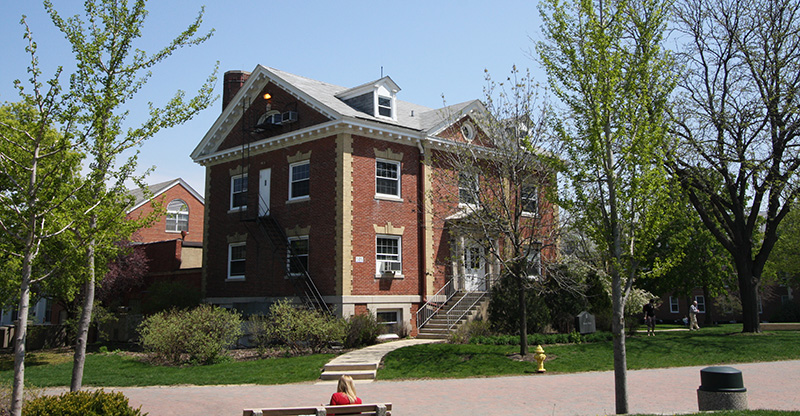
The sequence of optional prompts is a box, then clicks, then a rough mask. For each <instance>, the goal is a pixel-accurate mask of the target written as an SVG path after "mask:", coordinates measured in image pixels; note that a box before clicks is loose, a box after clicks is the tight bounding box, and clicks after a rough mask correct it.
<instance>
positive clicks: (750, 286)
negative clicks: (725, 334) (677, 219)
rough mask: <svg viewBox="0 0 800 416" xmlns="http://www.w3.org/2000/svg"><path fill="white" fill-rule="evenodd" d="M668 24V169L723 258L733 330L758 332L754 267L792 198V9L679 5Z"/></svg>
mask: <svg viewBox="0 0 800 416" xmlns="http://www.w3.org/2000/svg"><path fill="white" fill-rule="evenodd" d="M677 17H678V19H677V20H678V24H677V28H678V29H679V30H680V32H681V33H682V36H681V37H680V38H679V39H685V40H686V42H685V45H684V48H683V50H682V52H681V54H680V56H681V58H682V66H683V68H685V74H684V76H681V78H680V80H681V82H680V83H679V86H680V91H681V92H682V94H681V95H680V100H679V102H678V103H677V105H675V110H674V121H675V134H676V135H677V136H678V137H679V146H678V147H677V148H676V149H675V152H674V160H675V161H674V163H672V164H671V166H670V167H671V170H672V173H673V174H674V175H675V176H677V177H678V178H679V179H680V181H681V183H682V185H683V187H684V188H685V189H686V190H687V192H688V194H689V199H690V201H691V203H692V205H693V206H694V208H695V209H696V210H697V212H698V213H699V214H700V218H701V219H702V221H703V224H704V225H705V227H706V228H708V230H709V231H710V232H711V234H712V235H713V236H714V238H716V239H717V241H719V243H720V244H721V245H722V247H724V248H725V250H727V252H728V253H729V254H730V256H731V261H732V263H733V265H734V266H735V269H736V275H737V280H738V286H739V293H740V296H741V303H742V313H743V317H744V322H743V332H760V330H761V329H760V322H759V313H758V290H759V285H760V284H761V278H762V275H763V270H764V267H765V265H766V262H767V259H768V258H769V257H770V253H771V252H772V250H773V247H774V246H775V244H776V242H777V240H778V226H779V225H780V223H781V222H782V221H783V220H784V218H785V217H786V216H787V215H788V213H789V211H790V208H791V206H792V204H793V203H794V202H795V201H796V200H797V197H798V195H800V187H798V176H797V172H798V168H800V157H798V153H797V150H796V149H797V146H798V144H800V112H798V111H797V101H798V93H800V64H798V63H800V36H798V28H799V27H800V3H798V2H797V1H796V0H722V1H718V0H713V1H712V0H686V1H683V2H681V3H679V7H678V8H677ZM762 230H763V231H762Z"/></svg>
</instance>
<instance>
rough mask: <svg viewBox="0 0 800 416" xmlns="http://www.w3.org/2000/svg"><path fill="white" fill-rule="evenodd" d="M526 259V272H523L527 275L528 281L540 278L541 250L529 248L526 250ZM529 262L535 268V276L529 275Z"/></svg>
mask: <svg viewBox="0 0 800 416" xmlns="http://www.w3.org/2000/svg"><path fill="white" fill-rule="evenodd" d="M526 257H527V258H528V270H526V271H525V272H526V273H527V274H528V279H531V280H536V279H539V278H540V277H541V276H542V250H537V249H536V248H533V247H531V248H530V249H529V250H528V253H527V256H526ZM531 262H533V265H534V267H535V272H536V274H531V273H530V271H531Z"/></svg>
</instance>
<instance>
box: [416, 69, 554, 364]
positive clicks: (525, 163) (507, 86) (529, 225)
mask: <svg viewBox="0 0 800 416" xmlns="http://www.w3.org/2000/svg"><path fill="white" fill-rule="evenodd" d="M487 82H488V85H487V87H486V91H485V97H486V104H483V103H480V102H473V105H472V106H468V107H466V108H468V109H469V110H470V111H468V112H459V111H455V112H453V111H450V113H449V114H447V118H448V120H449V121H450V122H451V123H450V128H449V130H448V131H445V132H443V133H442V134H440V135H441V136H444V137H446V138H448V139H449V141H448V143H447V145H446V146H440V148H439V149H438V150H437V151H435V152H434V164H435V165H436V166H437V167H439V168H440V169H438V170H436V171H435V172H436V175H438V177H437V180H436V181H434V183H435V185H434V188H433V189H432V190H431V195H430V196H431V198H433V199H434V200H436V201H439V204H437V206H438V207H439V209H438V210H437V212H435V217H437V218H438V219H439V220H440V224H441V225H442V226H443V227H444V229H445V230H444V231H445V232H446V233H448V235H449V237H450V240H451V241H453V242H455V244H453V247H451V250H453V253H452V254H453V261H452V263H453V264H454V267H455V268H456V269H457V273H454V274H461V275H464V274H466V275H468V278H472V279H475V278H478V279H483V281H481V282H478V284H479V285H481V286H482V288H483V289H484V290H487V289H488V286H489V284H490V282H488V281H487V280H488V279H489V278H490V277H491V276H496V275H498V274H500V273H504V274H507V275H510V276H512V277H513V278H514V279H515V280H516V282H517V284H518V289H519V290H518V294H519V298H518V301H519V308H520V322H519V335H520V354H522V355H525V354H527V351H528V347H527V328H528V324H527V316H526V313H525V289H526V288H527V287H530V286H532V285H537V284H539V283H541V278H542V258H543V257H544V258H551V259H552V258H553V257H554V255H555V252H556V247H555V245H556V242H557V239H556V238H555V232H556V231H557V229H558V227H557V226H556V225H557V224H556V223H557V221H558V214H557V208H556V206H555V205H553V204H552V203H550V202H549V201H550V199H549V198H548V195H550V194H551V193H552V192H555V186H556V178H555V174H554V173H553V171H552V170H551V168H550V163H549V159H550V156H549V153H547V152H546V151H545V149H546V148H547V145H546V140H547V139H548V138H549V137H551V136H548V135H547V134H546V131H545V128H546V111H547V105H546V104H547V103H546V102H545V101H544V100H543V98H542V97H541V96H540V94H539V89H538V86H537V85H536V83H535V82H534V81H533V80H532V79H531V77H530V74H529V73H525V74H520V73H519V71H518V70H517V69H516V68H514V69H513V70H512V74H511V76H510V77H509V78H507V79H506V81H505V82H502V83H495V82H493V81H492V80H491V78H490V77H489V76H488V75H487ZM457 107H458V108H462V107H460V106H457ZM448 109H449V110H452V107H449V108H448ZM444 241H446V240H444ZM476 270H480V271H478V272H475V271H476ZM476 273H477V274H479V276H475V274H476Z"/></svg>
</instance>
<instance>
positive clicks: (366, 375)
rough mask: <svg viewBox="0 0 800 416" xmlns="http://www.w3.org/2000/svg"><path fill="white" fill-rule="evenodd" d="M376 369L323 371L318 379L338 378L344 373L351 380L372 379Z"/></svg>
mask: <svg viewBox="0 0 800 416" xmlns="http://www.w3.org/2000/svg"><path fill="white" fill-rule="evenodd" d="M375 373H376V370H372V371H323V372H322V374H320V376H319V379H320V380H338V379H339V378H341V377H342V376H344V375H348V376H350V377H352V378H353V380H374V379H375Z"/></svg>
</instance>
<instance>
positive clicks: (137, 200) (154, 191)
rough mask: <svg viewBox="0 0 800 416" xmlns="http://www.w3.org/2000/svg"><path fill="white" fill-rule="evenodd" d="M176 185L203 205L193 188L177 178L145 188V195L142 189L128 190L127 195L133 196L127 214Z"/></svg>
mask: <svg viewBox="0 0 800 416" xmlns="http://www.w3.org/2000/svg"><path fill="white" fill-rule="evenodd" d="M178 185H180V186H183V187H184V188H185V189H186V190H187V191H189V193H190V194H192V196H194V197H195V198H197V200H198V201H200V203H201V204H205V200H204V199H203V197H202V196H200V194H198V193H197V191H195V190H194V188H192V187H191V186H189V184H188V183H186V181H184V180H183V179H181V178H177V179H173V180H170V181H166V182H161V183H157V184H154V185H149V186H148V187H147V189H148V192H147V193H145V190H144V189H142V188H136V189H129V190H128V193H129V194H130V195H131V196H133V199H134V201H133V205H132V206H131V208H129V209H128V214H130V213H131V212H133V211H135V210H136V209H137V208H139V207H141V206H142V205H144V204H145V203H147V202H148V201H151V200H153V199H154V198H155V197H157V196H159V195H161V194H163V193H164V192H166V191H168V190H169V189H171V188H173V187H175V186H178ZM146 194H147V195H151V196H150V197H146V196H145V195H146Z"/></svg>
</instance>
